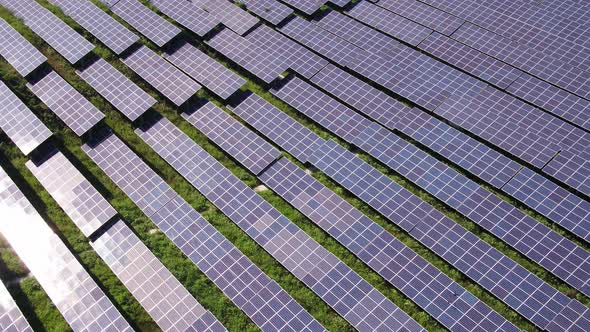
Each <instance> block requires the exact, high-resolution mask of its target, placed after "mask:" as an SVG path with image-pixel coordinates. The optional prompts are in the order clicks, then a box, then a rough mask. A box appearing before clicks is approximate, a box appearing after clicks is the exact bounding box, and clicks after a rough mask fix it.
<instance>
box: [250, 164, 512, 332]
mask: <svg viewBox="0 0 590 332" xmlns="http://www.w3.org/2000/svg"><path fill="white" fill-rule="evenodd" d="M260 179H261V180H262V181H263V182H264V183H265V184H266V185H268V186H269V187H270V188H271V189H272V190H274V191H276V192H277V193H278V194H279V195H281V196H282V197H283V198H284V199H285V200H287V201H288V202H289V203H291V204H292V205H293V206H295V207H296V208H297V209H299V210H300V211H301V212H302V213H303V214H305V215H306V216H307V217H308V218H310V219H311V220H312V221H313V222H315V223H316V224H317V225H318V226H320V227H322V228H323V229H324V230H325V231H326V232H328V233H329V234H330V235H332V236H333V237H334V238H335V239H336V240H337V241H339V242H340V243H341V244H342V245H344V246H345V247H347V248H348V249H349V250H351V251H352V253H354V254H355V255H356V256H357V257H359V258H360V259H361V260H362V261H364V262H365V263H366V264H367V265H369V266H370V267H371V268H372V269H373V270H375V271H377V272H378V273H379V274H380V275H381V276H383V277H384V278H385V279H386V280H387V281H389V282H390V283H391V284H392V285H394V286H395V287H396V288H398V289H399V290H401V291H402V292H403V293H404V294H405V295H406V296H408V297H409V298H410V299H412V300H413V301H415V302H416V303H417V304H418V305H420V306H421V307H422V308H423V309H424V310H426V311H427V312H428V313H430V314H431V315H432V316H433V317H434V318H435V319H437V320H438V321H439V322H441V323H442V324H443V325H444V326H446V327H447V328H449V329H450V330H477V329H478V328H481V329H484V330H486V331H494V330H498V331H500V330H501V331H518V328H516V326H514V325H512V324H511V323H510V322H508V321H507V320H506V319H504V318H503V317H502V316H500V315H499V314H498V313H496V312H494V311H493V310H492V309H491V308H489V307H488V306H487V305H485V304H484V303H483V302H481V301H480V300H478V299H477V298H475V296H473V295H472V294H471V293H469V292H467V291H466V290H465V289H463V288H462V287H461V286H460V285H459V284H457V283H455V282H454V281H452V280H451V279H450V278H449V277H447V276H446V275H445V274H444V273H442V272H441V271H439V270H438V269H437V268H436V267H434V266H433V265H430V264H429V263H428V262H427V261H426V260H424V259H423V258H422V257H420V256H419V255H418V254H416V253H415V252H413V251H412V250H411V249H410V248H409V247H406V246H405V245H404V244H403V243H402V242H400V241H399V240H397V239H396V238H395V237H394V236H393V235H391V234H390V233H388V232H387V231H386V230H385V229H383V228H382V227H381V226H379V225H378V224H376V223H374V222H373V221H372V220H371V219H369V218H367V217H366V216H364V215H363V214H362V213H361V212H360V211H359V210H357V209H355V208H354V207H353V206H352V205H350V204H348V203H347V202H346V201H345V200H343V199H342V198H340V197H339V196H338V195H336V194H335V193H334V192H332V191H331V190H329V189H328V188H327V187H324V186H323V185H322V184H320V183H319V182H318V181H316V180H315V179H314V178H313V177H312V176H311V175H308V174H306V173H305V172H304V171H303V170H302V169H300V168H298V167H297V166H296V165H295V164H293V163H291V162H290V161H288V160H287V159H286V158H282V159H280V160H278V161H277V162H276V163H275V164H273V165H272V166H271V167H269V168H268V170H266V171H265V172H264V173H262V174H261V175H260Z"/></svg>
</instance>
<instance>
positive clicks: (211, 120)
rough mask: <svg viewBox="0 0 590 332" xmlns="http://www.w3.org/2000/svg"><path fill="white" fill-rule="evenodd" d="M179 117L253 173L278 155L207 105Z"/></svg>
mask: <svg viewBox="0 0 590 332" xmlns="http://www.w3.org/2000/svg"><path fill="white" fill-rule="evenodd" d="M185 111H186V112H187V113H184V114H183V115H182V116H183V117H184V118H185V119H186V120H187V121H188V122H190V123H191V124H192V125H193V126H194V127H195V128H197V129H199V131H201V132H202V133H203V134H205V136H207V138H209V139H210V140H211V141H213V142H215V144H217V145H218V146H219V147H221V148H222V149H223V150H225V152H227V153H228V154H229V155H230V156H232V157H233V158H234V159H236V160H237V161H238V162H239V163H240V164H242V165H243V166H244V167H246V168H247V169H248V170H250V172H252V173H254V174H258V173H260V172H261V171H262V170H263V169H265V168H266V167H268V165H270V164H271V163H272V162H274V161H275V159H277V158H278V157H279V156H280V155H281V153H280V152H279V150H277V149H275V148H274V147H273V146H272V145H270V144H269V143H267V142H266V141H265V140H263V139H262V138H260V137H259V136H258V135H256V134H255V133H254V132H252V131H251V130H250V129H248V128H246V127H245V126H243V125H242V124H241V123H239V122H238V121H237V120H236V119H234V118H232V116H231V115H229V114H228V113H226V112H225V111H224V110H222V109H221V108H219V107H217V106H215V104H213V103H211V102H207V103H206V104H204V105H196V106H195V107H191V108H190V109H185Z"/></svg>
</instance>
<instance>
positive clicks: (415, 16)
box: [377, 0, 465, 36]
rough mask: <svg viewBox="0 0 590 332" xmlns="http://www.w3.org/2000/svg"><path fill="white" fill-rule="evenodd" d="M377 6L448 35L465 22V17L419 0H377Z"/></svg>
mask: <svg viewBox="0 0 590 332" xmlns="http://www.w3.org/2000/svg"><path fill="white" fill-rule="evenodd" d="M377 6H380V7H382V8H385V9H387V10H388V11H391V12H393V13H396V14H398V15H401V16H403V17H405V18H407V19H410V20H412V21H414V22H417V23H420V24H422V25H424V26H426V27H429V28H430V29H433V30H434V31H437V32H440V33H442V34H444V35H447V36H448V35H450V34H452V33H453V32H455V31H456V30H457V29H458V28H459V27H460V26H461V25H462V24H463V22H465V21H464V20H463V19H460V18H458V17H456V16H453V15H451V14H449V13H447V12H445V11H442V10H440V9H437V8H434V7H431V6H428V5H426V4H424V3H423V2H420V1H417V0H383V1H379V2H377Z"/></svg>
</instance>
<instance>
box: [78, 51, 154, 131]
mask: <svg viewBox="0 0 590 332" xmlns="http://www.w3.org/2000/svg"><path fill="white" fill-rule="evenodd" d="M77 74H78V75H79V76H80V77H81V78H82V79H83V80H84V81H86V83H88V84H89V85H90V86H92V87H93V88H94V89H95V90H96V91H97V92H98V93H100V94H101V95H102V96H103V97H104V98H105V99H106V100H108V101H109V102H110V103H111V104H112V105H113V106H115V108H116V109H118V110H119V111H120V112H121V113H123V114H124V115H125V116H126V117H127V118H129V119H130V120H131V121H134V120H136V119H137V118H139V117H140V116H141V115H142V114H143V113H145V112H146V111H147V110H148V109H149V108H150V107H152V106H154V105H155V104H156V99H154V97H152V96H150V95H149V94H148V93H147V92H145V91H143V90H142V89H141V88H140V87H138V86H137V85H136V84H135V83H133V82H132V81H131V80H130V79H128V78H127V77H126V76H125V75H123V74H122V73H121V72H119V71H118V70H117V69H115V67H113V66H111V65H110V64H109V63H108V62H106V61H105V60H104V59H100V58H99V59H97V60H96V61H94V62H93V63H92V64H90V65H88V66H86V67H85V68H82V69H80V70H79V71H77Z"/></svg>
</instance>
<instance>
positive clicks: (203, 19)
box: [151, 0, 219, 37]
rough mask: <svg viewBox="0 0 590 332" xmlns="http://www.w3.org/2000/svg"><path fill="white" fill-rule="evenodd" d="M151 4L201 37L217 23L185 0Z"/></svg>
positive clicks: (168, 0)
mask: <svg viewBox="0 0 590 332" xmlns="http://www.w3.org/2000/svg"><path fill="white" fill-rule="evenodd" d="M151 4H152V5H154V6H156V7H157V8H158V9H159V10H160V11H162V13H164V14H166V15H167V16H169V17H170V18H172V19H174V20H175V21H177V22H178V23H180V24H181V25H183V26H184V27H185V28H187V29H189V30H190V31H192V32H194V33H195V34H197V35H198V36H201V37H202V36H204V35H205V34H207V33H208V32H209V31H211V30H213V29H214V28H215V26H217V24H218V23H219V21H218V20H217V19H215V18H214V17H213V16H212V15H210V14H209V13H207V12H206V11H204V10H202V9H200V8H198V7H196V6H193V5H192V4H191V3H190V2H189V1H186V0H152V1H151Z"/></svg>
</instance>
